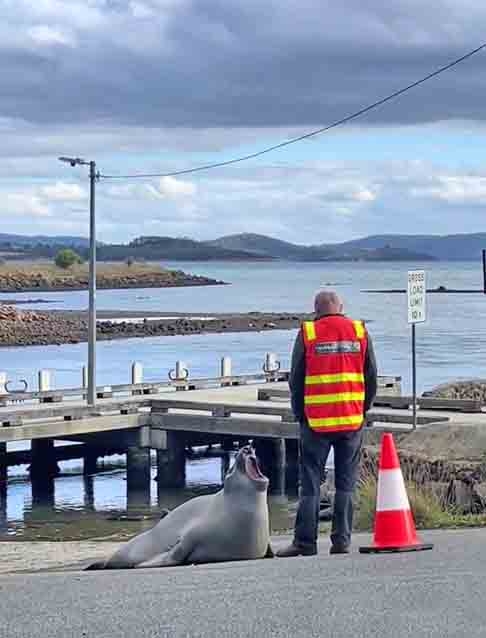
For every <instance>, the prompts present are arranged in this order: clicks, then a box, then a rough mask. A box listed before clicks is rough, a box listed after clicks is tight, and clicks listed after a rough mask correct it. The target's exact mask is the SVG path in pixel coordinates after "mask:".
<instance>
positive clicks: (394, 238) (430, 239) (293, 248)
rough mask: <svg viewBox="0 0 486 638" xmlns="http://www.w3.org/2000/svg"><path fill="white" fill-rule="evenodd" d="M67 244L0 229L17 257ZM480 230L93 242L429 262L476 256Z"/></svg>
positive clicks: (220, 256) (82, 246) (201, 256)
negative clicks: (339, 237) (342, 238)
mask: <svg viewBox="0 0 486 638" xmlns="http://www.w3.org/2000/svg"><path fill="white" fill-rule="evenodd" d="M62 246H69V247H73V248H74V249H75V250H77V251H78V252H79V253H80V254H81V255H82V256H83V257H87V256H88V246H89V242H88V239H86V238H84V237H72V236H58V237H48V236H43V235H36V236H30V237H26V236H22V235H11V234H1V233H0V254H1V255H2V256H8V255H9V254H15V256H16V257H17V258H24V259H32V258H38V257H47V258H52V257H53V256H54V255H55V254H56V253H57V251H58V250H59V248H60V247H62ZM483 248H486V233H475V234H457V235H372V236H369V237H363V238H362V239H354V240H352V241H347V242H343V243H339V244H328V243H326V244H313V245H309V246H304V245H301V244H294V243H291V242H287V241H282V240H280V239H277V238H275V237H269V236H267V235H259V234H256V233H241V234H237V235H227V236H225V237H219V238H217V239H213V240H210V241H196V240H194V239H188V238H178V237H158V236H153V237H138V238H136V239H134V240H133V241H131V242H129V243H126V244H107V243H101V242H99V243H98V249H97V253H98V259H99V260H101V261H123V260H125V259H128V258H132V259H139V260H141V259H145V260H147V261H216V260H223V261H224V260H255V259H257V260H278V259H281V260H288V261H415V262H421V261H431V260H437V259H439V260H449V261H450V260H456V261H459V260H461V261H462V260H464V261H467V260H477V259H480V256H481V250H482V249H483Z"/></svg>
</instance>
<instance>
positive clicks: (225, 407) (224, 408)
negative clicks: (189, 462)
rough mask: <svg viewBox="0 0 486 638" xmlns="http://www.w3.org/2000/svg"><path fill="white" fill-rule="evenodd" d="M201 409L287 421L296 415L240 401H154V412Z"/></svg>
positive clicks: (288, 410) (284, 410)
mask: <svg viewBox="0 0 486 638" xmlns="http://www.w3.org/2000/svg"><path fill="white" fill-rule="evenodd" d="M168 409H169V410H199V411H203V412H211V413H213V412H214V411H215V410H219V411H221V412H224V413H225V414H226V415H227V416H230V415H231V414H256V415H261V414H265V415H271V416H279V417H281V418H282V419H285V420H287V421H293V420H294V416H293V414H292V410H290V408H278V407H274V406H262V405H243V404H238V403H214V402H210V401H209V402H206V401H179V400H176V399H174V400H172V399H156V400H154V401H152V412H155V413H156V412H157V411H159V410H164V411H166V410H168Z"/></svg>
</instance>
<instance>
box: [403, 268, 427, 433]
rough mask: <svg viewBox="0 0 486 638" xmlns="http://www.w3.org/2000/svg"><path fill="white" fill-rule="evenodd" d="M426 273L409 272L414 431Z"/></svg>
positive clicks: (408, 301)
mask: <svg viewBox="0 0 486 638" xmlns="http://www.w3.org/2000/svg"><path fill="white" fill-rule="evenodd" d="M425 291H426V286H425V271H424V270H409V271H408V286H407V308H408V323H409V324H411V326H412V395H413V429H414V430H415V429H416V427H417V364H416V354H415V324H417V323H423V322H424V321H425V318H426V311H425Z"/></svg>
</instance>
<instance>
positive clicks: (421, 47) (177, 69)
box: [0, 0, 486, 244]
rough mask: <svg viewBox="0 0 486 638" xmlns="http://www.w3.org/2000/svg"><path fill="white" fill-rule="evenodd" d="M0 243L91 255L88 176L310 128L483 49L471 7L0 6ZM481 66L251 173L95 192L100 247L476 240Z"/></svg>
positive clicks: (24, 2) (241, 3) (481, 165)
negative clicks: (79, 240) (416, 237)
mask: <svg viewBox="0 0 486 638" xmlns="http://www.w3.org/2000/svg"><path fill="white" fill-rule="evenodd" d="M0 10H1V15H2V20H1V22H0V82H1V87H2V99H1V101H0V198H1V202H2V205H1V206H0V221H1V222H2V223H1V229H0V232H8V233H21V234H29V235H32V234H51V235H61V234H63V235H64V234H71V235H81V236H87V235H88V229H89V227H88V208H89V198H88V194H89V183H88V176H87V171H86V168H85V167H78V168H76V169H72V168H71V167H70V166H69V165H65V164H61V163H60V162H59V161H58V160H57V158H58V157H59V156H61V155H68V156H71V155H74V156H80V157H83V158H84V159H86V160H95V161H96V162H97V167H98V169H99V171H100V172H101V174H102V175H125V174H130V175H131V174H136V173H147V172H149V173H153V172H155V173H166V172H173V171H177V170H181V169H185V168H188V167H192V166H198V165H200V164H205V163H207V162H213V161H214V162H219V161H222V160H226V159H231V158H232V157H235V156H239V155H244V154H247V153H252V152H255V151H258V150H260V149H262V148H264V147H266V146H269V145H272V144H276V143H278V142H280V141H283V140H286V139H289V138H290V137H293V136H296V135H300V134H303V133H305V132H307V131H310V130H313V129H315V128H320V127H322V126H326V125H327V124H329V123H331V122H333V121H334V120H336V119H339V118H341V117H344V116H346V115H348V114H350V113H352V112H354V111H356V110H358V109H360V108H362V107H363V106H366V105H367V104H369V103H371V102H374V101H375V100H377V99H379V98H381V97H384V96H385V95H387V94H389V93H391V92H393V91H396V90H397V89H400V88H401V87H403V86H405V85H407V84H409V83H411V82H413V81H415V80H417V79H419V78H421V77H423V76H425V75H426V74H428V73H430V72H431V71H433V70H435V69H436V68H438V67H440V66H442V65H445V64H447V63H448V62H450V61H452V60H453V59H455V58H457V57H459V56H461V55H463V54H464V53H466V52H467V51H469V50H471V49H474V48H475V47H477V46H479V45H481V44H482V43H483V39H484V40H486V36H485V35H484V28H483V26H484V24H485V23H486V4H485V3H484V2H482V1H481V0H460V1H459V0H428V1H427V3H424V2H423V0H420V1H419V0H388V2H372V1H368V2H363V0H341V2H339V3H337V2H334V1H331V0H265V2H262V1H261V0H204V1H203V0H36V1H35V2H32V0H0ZM485 94H486V51H483V52H481V53H479V54H478V55H476V56H475V57H473V58H471V59H469V60H467V61H465V62H463V63H462V64H460V65H458V66H456V67H455V68H453V69H450V70H448V71H446V72H445V73H443V74H442V75H440V76H439V77H436V78H433V79H432V80H430V82H428V83H427V84H424V85H422V86H420V87H417V88H415V89H412V90H411V91H410V92H409V93H407V94H406V95H403V96H401V97H399V98H398V99H396V100H394V101H393V102H389V103H388V104H385V105H383V106H381V107H379V108H377V109H376V110H374V111H372V112H371V113H368V114H366V115H365V116H363V117H362V118H360V119H358V120H354V122H353V123H352V124H347V125H344V126H342V127H339V128H336V129H333V130H332V131H329V132H328V133H325V134H322V135H319V136H316V137H313V138H312V139H309V140H306V141H302V142H299V143H297V144H294V145H291V146H288V147H286V148H284V149H280V150H277V151H275V152H273V153H269V154H267V155H264V156H262V157H259V158H257V159H254V160H249V161H247V162H243V163H240V164H235V165H232V166H227V167H225V168H219V169H215V170H211V171H202V172H200V173H194V174H189V175H183V176H178V177H163V178H151V179H135V178H134V179H119V180H118V179H103V178H102V179H100V181H99V182H98V183H97V186H96V189H97V198H96V204H97V235H98V239H99V240H101V241H106V242H128V241H130V240H132V239H133V238H135V237H138V236H141V235H170V236H177V237H192V238H195V239H212V238H215V237H218V236H221V235H225V234H232V233H240V232H255V233H263V234H269V235H272V236H275V237H279V238H281V239H284V240H287V241H293V242H296V243H301V244H319V243H328V242H339V241H345V240H347V239H352V238H356V237H362V236H365V235H370V234H379V233H411V234H418V233H434V234H448V233H465V232H482V231H486V215H485V205H486V143H485V142H486V127H485V121H484V120H485V117H486V109H485V108H484V95H485Z"/></svg>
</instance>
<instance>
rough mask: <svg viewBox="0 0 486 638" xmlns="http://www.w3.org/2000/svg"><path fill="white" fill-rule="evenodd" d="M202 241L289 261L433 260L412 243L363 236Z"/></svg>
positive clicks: (247, 237) (242, 237)
mask: <svg viewBox="0 0 486 638" xmlns="http://www.w3.org/2000/svg"><path fill="white" fill-rule="evenodd" d="M360 242H362V244H360ZM205 243H206V244H207V245H209V246H215V247H218V248H232V249H238V250H244V251H246V252H251V253H253V254H254V255H259V256H260V257H263V256H266V257H271V258H272V259H286V260H290V261H407V260H410V261H417V260H421V261H430V260H433V259H435V257H434V256H432V255H430V254H428V253H427V252H425V251H421V250H417V249H414V248H413V247H412V246H410V247H401V246H397V245H395V242H394V241H392V240H391V239H390V240H388V239H387V240H385V239H384V240H383V241H376V242H375V243H374V245H367V244H366V239H364V240H357V241H356V242H346V243H343V244H322V245H317V246H302V245H299V244H292V243H290V242H286V241H282V240H280V239H274V238H273V237H268V236H266V235H256V234H254V233H242V234H239V235H227V236H225V237H220V238H219V239H215V240H212V241H207V242H205Z"/></svg>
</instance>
